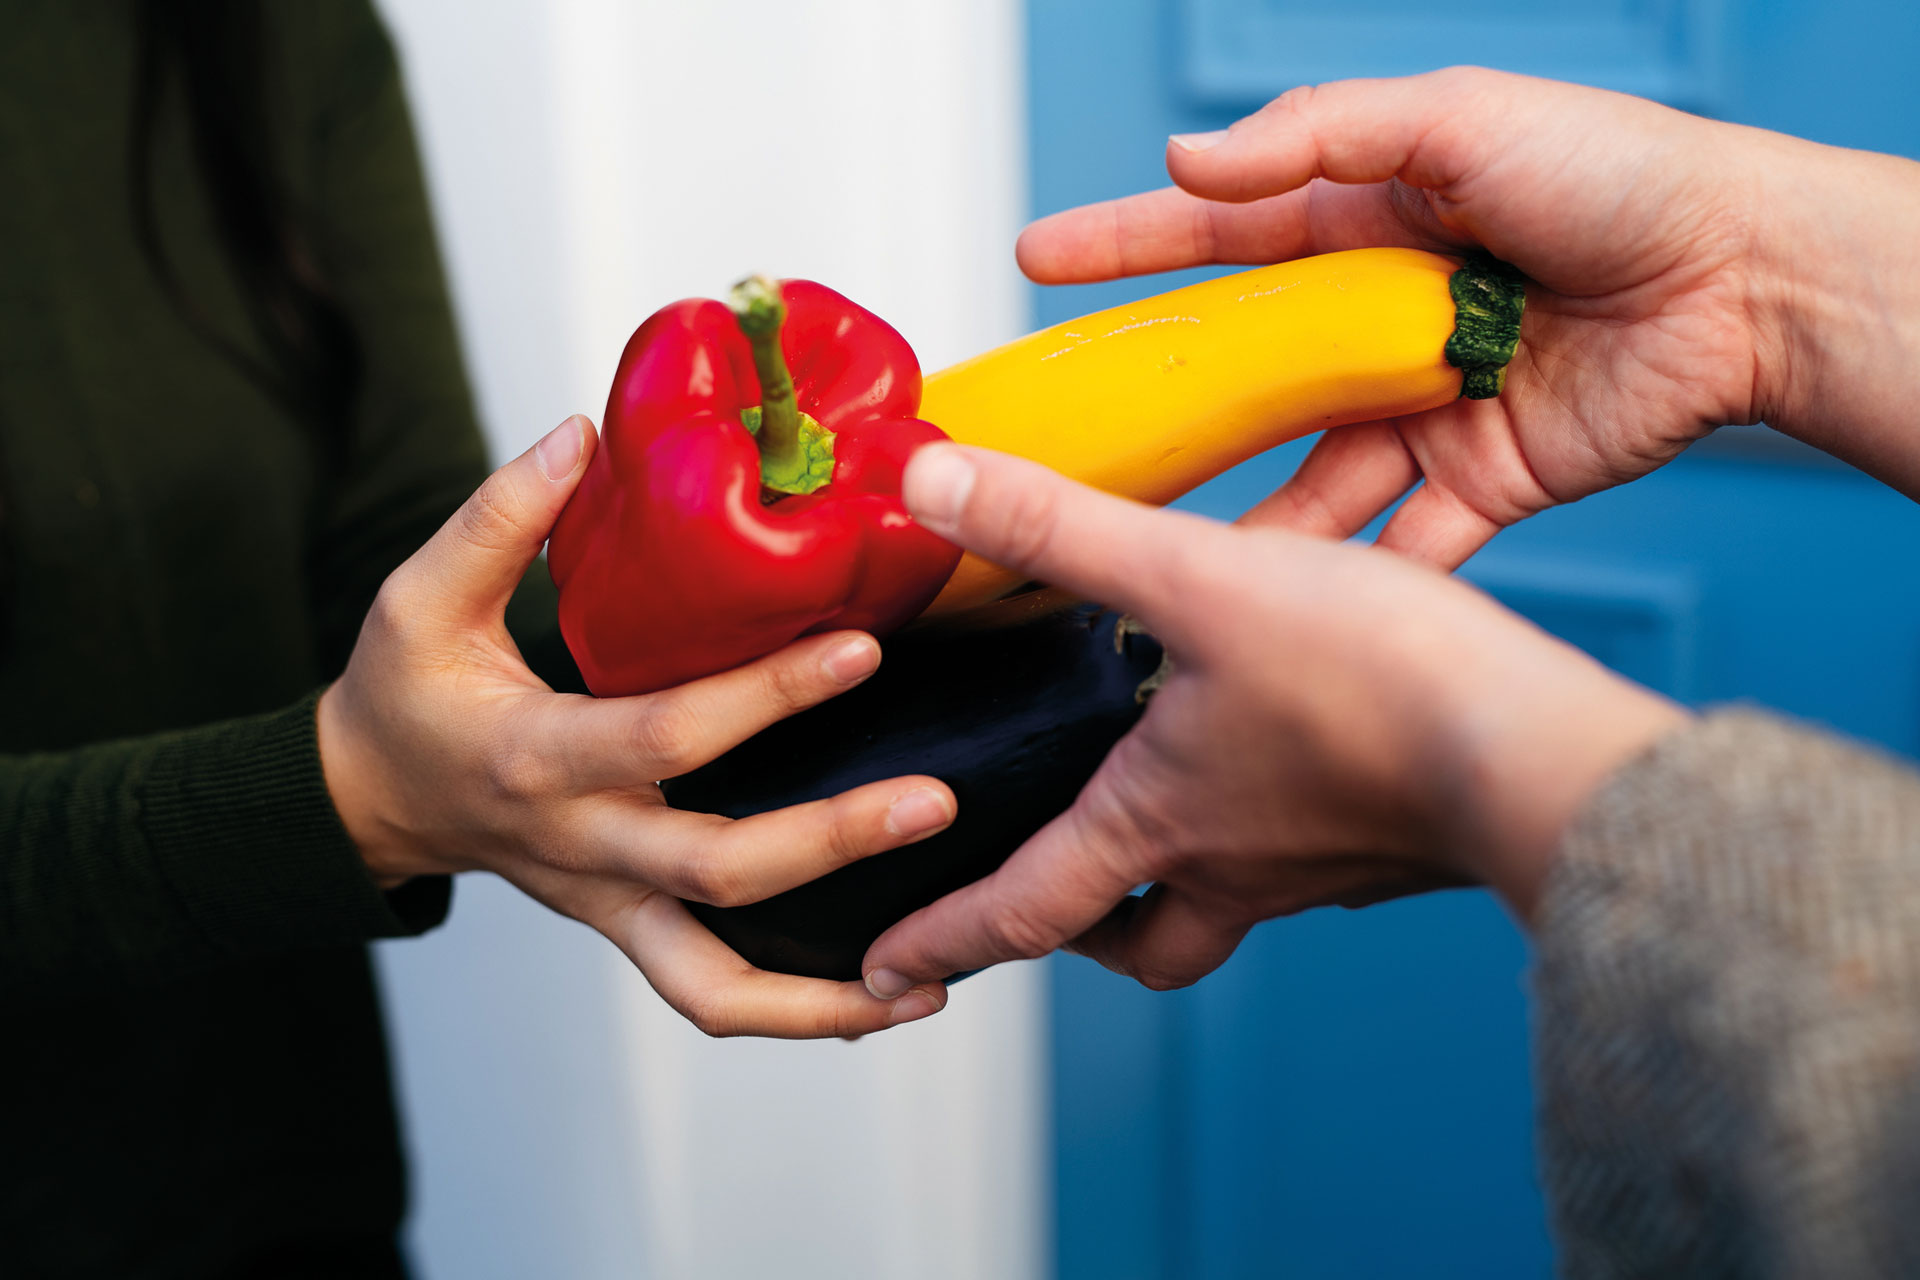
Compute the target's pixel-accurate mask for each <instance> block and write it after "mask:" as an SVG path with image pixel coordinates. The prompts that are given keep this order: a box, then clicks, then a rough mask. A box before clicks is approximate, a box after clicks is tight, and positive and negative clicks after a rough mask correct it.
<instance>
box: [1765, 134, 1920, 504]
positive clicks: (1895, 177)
mask: <svg viewBox="0 0 1920 1280" xmlns="http://www.w3.org/2000/svg"><path fill="white" fill-rule="evenodd" d="M1765 146H1766V148H1768V150H1763V153H1762V154H1761V155H1760V157H1759V161H1760V163H1761V165H1762V167H1763V168H1762V171H1763V172H1764V173H1765V174H1766V175H1767V177H1766V178H1764V179H1763V186H1762V189H1761V191H1760V192H1759V193H1758V195H1757V196H1756V197H1755V200H1756V203H1757V204H1758V205H1759V206H1760V207H1762V208H1764V209H1766V210H1767V213H1766V215H1765V216H1766V222H1765V226H1764V229H1763V230H1762V231H1761V232H1760V233H1759V234H1757V235H1756V237H1755V242H1754V246H1753V268H1754V269H1753V281H1754V284H1753V311H1754V315H1755V330H1756V351H1757V355H1758V363H1759V367H1758V368H1757V369H1756V373H1755V396H1756V401H1755V413H1756V416H1757V417H1758V418H1762V419H1764V420H1765V421H1766V422H1767V423H1768V424H1769V425H1770V426H1772V427H1774V428H1775V429H1776V430H1778V431H1780V432H1782V433H1783V434H1786V435H1790V436H1793V437H1794V438H1796V439H1798V440H1801V441H1803V442H1805V443H1807V444H1810V445H1813V446H1814V447H1815V448H1818V449H1821V450H1823V451H1825V452H1827V453H1831V454H1833V455H1834V456H1836V457H1839V458H1841V459H1843V460H1845V461H1847V462H1850V463H1853V464H1854V465H1856V466H1858V467H1860V468H1861V469H1862V470H1864V471H1866V472H1868V473H1869V474H1871V475H1874V476H1876V477H1878V478H1879V479H1881V480H1884V481H1886V482H1887V483H1889V484H1892V485H1894V486H1895V487H1896V488H1899V489H1901V490H1902V491H1903V492H1906V493H1909V494H1914V493H1917V492H1920V438H1916V437H1915V436H1914V434H1913V433H1912V431H1911V429H1910V428H1909V426H1908V421H1909V417H1910V408H1909V406H1910V405H1911V403H1912V401H1913V398H1914V397H1915V396H1916V395H1920V246H1916V245H1915V244H1914V242H1913V241H1912V238H1911V237H1910V236H1909V235H1907V234H1906V233H1905V230H1904V226H1905V223H1906V222H1907V221H1909V220H1910V217H1911V214H1910V212H1909V211H1910V210H1911V209H1912V208H1913V207H1915V205H1916V204H1920V164H1915V163H1914V162H1912V161H1908V160H1902V159H1899V158H1896V157H1892V156H1884V155H1876V154H1873V153H1870V152H1861V151H1848V150H1844V149H1841V148H1838V147H1827V146H1821V145H1818V144H1815V143H1810V142H1803V141H1800V140H1798V139H1793V138H1781V137H1776V136H1773V135H1766V144H1765Z"/></svg>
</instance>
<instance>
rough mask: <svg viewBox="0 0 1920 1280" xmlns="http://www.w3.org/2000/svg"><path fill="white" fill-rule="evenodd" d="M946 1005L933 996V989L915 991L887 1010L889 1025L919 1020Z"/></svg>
mask: <svg viewBox="0 0 1920 1280" xmlns="http://www.w3.org/2000/svg"><path fill="white" fill-rule="evenodd" d="M944 1007H945V1006H944V1005H943V1004H942V1003H941V1002H940V1001H938V1000H935V999H934V998H933V993H932V992H931V991H914V992H910V993H908V994H907V995H905V996H903V997H901V998H900V999H898V1000H895V1001H894V1002H893V1008H891V1009H889V1010H887V1025H888V1026H890V1027H897V1026H899V1025H900V1024H901V1023H903V1022H918V1021H920V1019H922V1018H930V1017H932V1016H933V1015H934V1014H936V1013H938V1012H940V1010H941V1009H942V1008H944Z"/></svg>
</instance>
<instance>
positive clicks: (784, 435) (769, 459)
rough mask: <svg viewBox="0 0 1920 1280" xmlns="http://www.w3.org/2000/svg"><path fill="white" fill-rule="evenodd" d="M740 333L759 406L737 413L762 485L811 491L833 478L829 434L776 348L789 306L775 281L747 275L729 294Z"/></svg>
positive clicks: (795, 490) (785, 491)
mask: <svg viewBox="0 0 1920 1280" xmlns="http://www.w3.org/2000/svg"><path fill="white" fill-rule="evenodd" d="M727 305H728V307H730V308H731V309H732V310H733V316H734V319H735V320H736V321H737V322H738V323H739V325H740V332H741V333H743V334H745V335H746V338H747V344H748V345H749V346H750V347H752V348H753V369H754V372H755V373H756V374H758V375H759V378H760V405H759V407H758V408H755V409H748V410H747V411H746V412H745V413H744V414H742V415H741V417H742V421H743V423H744V424H745V426H746V428H747V430H748V431H750V432H752V433H753V438H754V443H755V444H756V445H758V446H759V449H760V483H761V484H763V485H765V486H766V487H767V488H769V489H772V490H774V491H775V492H777V493H812V492H813V491H814V490H816V489H819V488H821V487H823V486H824V485H826V484H827V483H828V482H829V481H831V480H832V479H833V433H832V432H831V431H827V430H825V429H824V428H822V427H821V426H820V424H819V423H817V422H815V421H814V420H813V419H812V418H811V417H809V416H808V415H807V414H804V413H802V412H800V403H799V401H798V400H797V399H796V398H795V397H794V393H793V375H792V374H791V373H789V372H788V370H787V358H786V356H785V355H783V354H782V353H781V350H780V327H781V326H782V325H783V324H785V323H786V320H787V304H786V301H785V300H784V299H783V298H782V297H781V296H780V285H779V282H778V281H775V280H769V279H768V278H767V277H766V276H748V277H747V278H746V279H745V280H742V281H741V282H740V283H739V284H736V285H734V286H733V291H732V292H731V293H729V294H728V295H727Z"/></svg>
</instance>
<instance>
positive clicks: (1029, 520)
mask: <svg viewBox="0 0 1920 1280" xmlns="http://www.w3.org/2000/svg"><path fill="white" fill-rule="evenodd" d="M901 492H902V495H903V496H904V497H905V499H906V502H907V509H908V510H909V511H911V512H912V513H913V517H914V519H916V520H918V521H919V522H920V523H921V524H923V525H925V526H926V527H927V528H929V529H931V530H933V531H934V532H935V533H937V534H939V535H940V536H941V537H943V538H947V539H949V540H950V541H953V542H956V543H958V544H960V545H961V546H962V547H965V548H966V549H967V550H969V551H973V552H977V553H978V554H980V555H982V556H984V557H986V558H987V559H989V560H991V561H993V562H994V563H995V564H999V565H1004V566H1005V567H1007V568H1009V569H1012V570H1014V571H1015V572H1017V573H1019V574H1021V575H1022V576H1024V577H1026V578H1029V579H1035V580H1038V581H1040V582H1044V583H1047V584H1048V585H1050V586H1056V587H1065V588H1066V589H1067V590H1069V591H1073V592H1077V593H1079V594H1080V595H1082V596H1084V597H1085V598H1087V599H1089V600H1095V601H1098V602H1099V603H1101V604H1104V605H1108V606H1110V607H1112V608H1116V609H1123V610H1125V611H1127V612H1129V613H1133V614H1137V615H1139V617H1140V618H1141V620H1142V621H1144V622H1145V623H1146V624H1147V625H1148V626H1149V627H1150V628H1151V629H1152V630H1153V633H1154V634H1155V635H1157V636H1159V637H1160V638H1161V639H1162V640H1164V641H1166V642H1167V643H1168V644H1169V645H1175V646H1183V645H1187V644H1189V643H1190V641H1191V639H1192V631H1191V628H1192V626H1194V625H1197V622H1193V623H1190V622H1188V621H1187V620H1185V619H1183V618H1182V617H1181V611H1180V610H1179V609H1177V608H1175V607H1172V606H1173V604H1174V601H1175V600H1176V599H1178V597H1179V596H1180V595H1181V594H1182V593H1186V592H1191V590H1192V588H1193V584H1194V580H1195V578H1196V576H1197V575H1198V574H1199V573H1201V572H1202V571H1203V570H1204V568H1205V567H1206V566H1207V565H1208V564H1209V563H1211V562H1213V561H1215V560H1218V559H1220V558H1221V556H1222V553H1223V552H1224V547H1225V539H1227V538H1228V537H1230V536H1231V534H1230V533H1229V532H1228V531H1227V530H1226V529H1225V528H1223V527H1222V526H1220V525H1218V524H1216V523H1215V522H1214V521H1211V520H1207V519H1205V518H1203V517H1200V516H1195V515H1188V514H1186V513H1184V512H1178V511H1162V510H1158V509H1155V508H1153V507H1148V506H1145V505H1143V504H1141V503H1138V502H1133V501H1130V500H1128V499H1125V498H1116V497H1114V496H1113V495H1112V494H1108V493H1102V492H1100V491H1099V490H1098V489H1092V488H1089V487H1088V486H1086V485H1083V484H1078V483H1076V482H1074V481H1072V480H1069V479H1067V478H1066V477H1065V476H1062V475H1059V474H1058V473H1056V472H1053V471H1049V470H1048V469H1047V468H1045V467H1043V466H1041V465H1039V464H1038V463H1035V462H1029V461H1027V460H1026V459H1024V458H1016V457H1013V456H1012V455H1010V454H1004V453H996V452H994V451H993V450H991V449H979V448H974V447H971V446H967V445H955V444H933V445H927V446H925V447H924V448H922V449H921V450H920V451H919V452H917V453H915V454H914V455H913V460H912V461H911V462H909V463H908V464H907V470H906V476H905V479H904V481H903V483H902V485H901Z"/></svg>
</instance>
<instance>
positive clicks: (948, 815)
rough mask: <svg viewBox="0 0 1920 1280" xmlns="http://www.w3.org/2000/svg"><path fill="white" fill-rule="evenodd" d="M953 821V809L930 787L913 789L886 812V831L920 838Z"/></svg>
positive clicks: (943, 797)
mask: <svg viewBox="0 0 1920 1280" xmlns="http://www.w3.org/2000/svg"><path fill="white" fill-rule="evenodd" d="M952 821H953V807H952V806H951V805H949V804H948V803H947V798H946V797H945V796H943V795H941V794H940V793H939V792H938V791H935V790H934V789H933V788H932V787H915V788H914V789H913V790H912V791H909V792H907V794H905V795H903V796H901V797H900V798H899V799H898V800H895V801H894V802H893V807H892V808H891V809H888V810H887V830H889V831H891V832H893V834H895V835H897V836H922V835H925V834H926V833H927V832H929V831H935V830H938V829H939V828H941V827H944V826H946V825H947V824H948V823H949V822H952Z"/></svg>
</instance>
